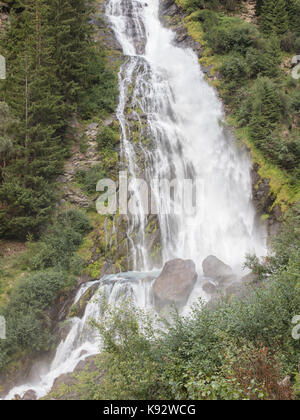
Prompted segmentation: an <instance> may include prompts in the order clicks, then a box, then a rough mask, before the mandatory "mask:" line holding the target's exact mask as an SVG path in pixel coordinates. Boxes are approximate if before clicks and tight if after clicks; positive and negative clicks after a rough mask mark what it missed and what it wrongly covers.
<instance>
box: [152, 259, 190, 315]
mask: <svg viewBox="0 0 300 420" xmlns="http://www.w3.org/2000/svg"><path fill="white" fill-rule="evenodd" d="M197 277H198V276H197V272H196V266H195V264H194V262H193V261H192V260H182V259H175V260H171V261H168V262H167V263H166V264H165V266H164V268H163V270H162V272H161V274H160V276H159V277H157V279H156V280H155V282H154V285H153V291H154V297H155V304H156V306H157V307H158V308H159V309H161V308H162V307H164V306H167V305H170V304H175V305H176V306H177V307H182V306H184V305H185V303H186V302H187V299H188V297H189V295H190V293H191V291H192V289H193V287H194V284H195V282H196V280H197Z"/></svg>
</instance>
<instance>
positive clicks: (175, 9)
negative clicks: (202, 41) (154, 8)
mask: <svg viewBox="0 0 300 420" xmlns="http://www.w3.org/2000/svg"><path fill="white" fill-rule="evenodd" d="M163 13H164V14H165V15H167V16H171V17H173V16H175V15H176V14H177V13H178V6H177V5H176V4H175V3H174V4H172V5H171V6H169V7H168V8H167V9H166V10H165V11H164V12H163Z"/></svg>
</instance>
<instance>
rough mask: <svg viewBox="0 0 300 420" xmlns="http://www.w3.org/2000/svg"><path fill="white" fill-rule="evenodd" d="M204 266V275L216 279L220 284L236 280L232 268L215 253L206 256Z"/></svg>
mask: <svg viewBox="0 0 300 420" xmlns="http://www.w3.org/2000/svg"><path fill="white" fill-rule="evenodd" d="M202 267H203V273H204V276H205V277H209V278H211V279H213V280H216V281H217V282H218V283H219V285H220V286H222V285H224V283H229V282H233V281H235V280H236V276H235V274H234V272H233V271H232V268H231V267H230V266H229V265H227V264H225V263H223V261H221V260H219V258H217V257H215V256H214V255H210V256H209V257H207V258H205V260H204V261H203V263H202Z"/></svg>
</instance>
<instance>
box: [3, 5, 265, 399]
mask: <svg viewBox="0 0 300 420" xmlns="http://www.w3.org/2000/svg"><path fill="white" fill-rule="evenodd" d="M146 1H147V3H146ZM106 15H107V18H108V19H109V21H110V22H111V25H112V27H113V30H114V32H115V36H116V38H117V39H118V41H119V43H120V44H121V46H122V48H123V52H124V55H125V62H124V64H123V65H122V67H121V69H120V72H119V105H118V109H117V118H118V120H119V123H120V127H121V165H122V170H126V171H127V172H128V176H129V177H132V178H133V179H136V178H143V179H145V180H146V181H147V183H148V184H149V185H150V186H151V191H152V192H153V196H154V202H155V206H156V208H157V223H158V225H159V230H160V237H161V248H162V260H163V262H166V261H167V260H169V259H172V258H174V257H180V258H189V259H192V260H193V261H194V262H195V263H196V266H197V269H198V272H199V273H201V263H202V261H203V259H204V258H205V257H207V256H208V255H211V254H213V255H215V256H217V257H218V258H220V259H221V260H223V261H224V262H226V263H227V264H230V265H231V266H232V267H233V268H234V270H235V271H236V272H237V273H240V272H241V268H242V265H243V262H244V259H245V255H246V254H247V253H256V254H257V255H264V254H265V253H266V245H265V242H266V239H265V232H264V230H263V229H261V228H257V226H256V223H255V211H254V208H253V205H252V194H251V190H252V187H251V175H250V173H251V161H250V159H249V156H248V154H247V153H246V151H245V150H242V149H241V148H239V147H237V145H236V144H235V142H234V139H233V137H232V135H231V134H230V132H229V130H226V128H225V125H224V114H223V109H222V104H221V102H220V101H219V99H218V97H217V94H216V92H215V91H214V89H213V88H212V87H210V86H209V85H208V84H207V82H206V81H205V79H204V75H203V73H202V71H201V68H200V65H199V63H198V59H197V56H196V54H195V53H194V52H193V51H192V50H191V49H182V48H179V47H177V46H176V44H175V41H174V40H175V34H174V32H172V31H171V30H169V29H167V28H165V27H163V25H162V23H161V21H160V19H159V0H149V1H148V0H108V2H107V6H106ZM132 121H134V124H133V123H132ZM162 179H168V180H175V182H178V183H179V184H180V182H182V180H184V179H198V180H200V181H201V183H200V185H201V188H199V189H197V195H198V197H197V202H198V203H199V206H198V207H197V208H196V213H195V212H193V214H189V213H187V212H184V211H182V212H179V213H178V214H177V213H176V214H170V212H168V208H167V207H168V204H169V203H168V200H167V199H166V197H165V195H164V190H163V189H161V188H160V187H159V186H158V183H157V180H162ZM132 187H133V189H135V191H134V193H135V195H136V198H137V209H136V210H137V211H136V214H135V215H133V216H128V232H127V236H128V239H129V241H128V242H129V252H130V255H131V257H132V258H133V268H134V270H135V271H134V272H130V273H120V274H118V275H110V276H105V277H104V278H103V279H101V280H100V281H99V282H97V283H96V284H97V285H98V287H99V289H100V290H102V291H105V293H106V294H107V295H108V299H109V302H110V303H111V304H115V303H116V302H118V300H119V299H120V297H122V296H124V295H125V296H130V297H131V298H132V299H133V300H134V302H135V303H136V305H137V306H138V307H140V308H146V309H149V308H152V307H153V302H152V292H151V285H152V281H153V278H155V277H157V275H158V274H159V270H158V271H151V270H153V269H154V267H153V262H152V261H151V255H150V252H149V249H148V247H147V237H146V226H147V215H145V212H144V208H143V206H142V199H141V196H140V192H139V189H138V185H137V184H134V183H133V184H132ZM173 200H174V201H175V200H177V201H178V202H179V205H180V204H184V203H181V201H182V200H183V197H182V196H181V197H180V196H177V195H175V198H174V197H173ZM176 204H178V203H176ZM105 235H106V238H105V243H106V247H107V246H109V238H108V232H107V229H106V226H105ZM149 271H150V272H149ZM94 286H95V283H88V284H87V285H84V286H82V287H81V289H80V290H79V292H78V295H77V296H76V298H75V301H74V303H75V304H76V303H77V302H78V301H79V300H80V299H81V298H82V296H83V295H84V293H86V291H87V290H88V289H89V288H91V287H94ZM203 295H204V293H203V292H202V290H201V284H200V283H199V282H198V283H197V284H196V286H195V289H194V292H193V294H192V296H191V297H190V299H189V302H188V305H189V304H191V303H192V301H193V300H194V299H195V297H197V296H203ZM99 317H101V305H99V302H98V301H97V294H95V295H94V297H93V298H92V299H91V300H90V301H89V302H88V304H87V306H86V309H85V313H84V315H83V317H82V318H81V319H80V318H76V317H74V318H72V319H71V321H70V322H71V327H70V331H69V333H68V335H67V337H66V338H65V339H64V340H62V341H61V343H60V344H59V346H58V348H57V350H56V354H55V357H54V359H53V360H52V362H51V363H49V365H47V366H46V367H44V369H43V370H41V369H40V370H39V372H38V374H37V377H35V378H34V379H32V380H29V381H28V382H27V383H26V384H23V385H22V386H19V387H16V388H14V389H12V390H11V391H10V393H9V394H8V396H7V397H6V398H7V399H10V398H13V396H14V395H15V394H20V395H21V396H22V395H23V394H24V393H25V392H26V391H27V390H29V389H33V390H34V391H35V392H36V393H37V395H38V397H41V396H43V395H45V394H47V392H49V390H50V389H51V387H52V385H53V382H54V380H55V378H57V377H59V376H60V375H61V374H63V373H67V372H72V371H73V370H74V368H75V367H76V365H77V364H78V362H79V361H81V360H84V359H85V358H86V357H88V356H90V355H93V354H96V353H98V352H99V351H100V350H99V346H100V343H99V337H98V336H97V334H96V332H95V330H94V329H93V328H91V326H90V325H89V322H90V320H91V319H93V318H96V319H98V318H99Z"/></svg>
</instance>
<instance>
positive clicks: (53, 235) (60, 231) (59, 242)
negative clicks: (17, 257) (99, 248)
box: [29, 210, 91, 270]
mask: <svg viewBox="0 0 300 420" xmlns="http://www.w3.org/2000/svg"><path fill="white" fill-rule="evenodd" d="M90 227H91V225H90V221H89V219H88V217H87V216H86V215H85V214H84V213H83V212H81V211H79V210H69V211H67V212H65V213H63V214H60V215H59V216H58V218H57V221H56V222H55V223H54V224H53V225H52V226H51V227H50V228H49V229H48V231H47V232H46V233H45V234H44V235H43V236H42V239H41V241H39V243H38V244H37V246H36V247H35V252H34V255H33V256H32V259H31V261H30V262H29V264H30V267H31V268H32V269H33V270H43V269H45V268H49V267H60V268H61V269H64V270H68V269H69V268H70V261H71V260H70V259H71V257H72V255H73V254H74V252H75V251H76V250H77V248H78V247H79V246H80V244H81V243H82V240H83V235H84V234H85V233H87V232H88V231H89V229H90Z"/></svg>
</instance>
